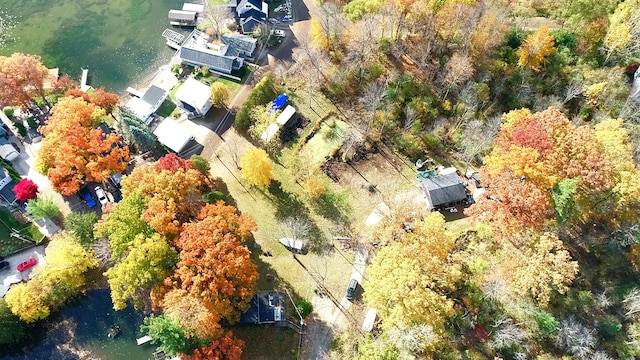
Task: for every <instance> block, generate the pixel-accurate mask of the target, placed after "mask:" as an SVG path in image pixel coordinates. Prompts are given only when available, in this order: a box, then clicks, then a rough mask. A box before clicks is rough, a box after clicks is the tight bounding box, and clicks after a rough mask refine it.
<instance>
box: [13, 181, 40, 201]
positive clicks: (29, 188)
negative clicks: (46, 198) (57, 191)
mask: <svg viewBox="0 0 640 360" xmlns="http://www.w3.org/2000/svg"><path fill="white" fill-rule="evenodd" d="M13 192H14V193H15V194H16V199H17V200H18V201H28V200H31V199H35V198H36V197H37V196H38V185H37V184H36V183H34V182H33V181H32V180H29V179H26V178H25V179H22V180H20V182H19V183H18V184H17V185H16V186H14V187H13Z"/></svg>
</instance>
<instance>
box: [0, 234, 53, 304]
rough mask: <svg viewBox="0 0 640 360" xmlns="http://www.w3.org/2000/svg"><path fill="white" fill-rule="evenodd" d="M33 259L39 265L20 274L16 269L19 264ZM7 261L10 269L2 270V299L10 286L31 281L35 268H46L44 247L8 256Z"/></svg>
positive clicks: (0, 286)
mask: <svg viewBox="0 0 640 360" xmlns="http://www.w3.org/2000/svg"><path fill="white" fill-rule="evenodd" d="M32 257H34V258H36V259H37V260H38V264H36V265H35V266H34V267H32V268H30V269H27V270H25V271H23V272H18V270H17V269H16V267H17V266H18V264H20V263H21V262H23V261H25V260H27V259H29V258H32ZM5 261H8V262H9V268H8V269H5V270H0V298H4V295H5V294H6V293H7V291H8V290H9V286H11V285H12V284H16V283H19V282H21V281H24V280H27V279H29V276H30V275H31V272H32V271H33V270H34V269H35V268H37V267H41V266H44V264H45V257H44V246H42V245H38V246H35V247H32V248H30V249H27V250H23V251H21V252H19V253H17V254H15V255H11V256H7V258H6V259H5Z"/></svg>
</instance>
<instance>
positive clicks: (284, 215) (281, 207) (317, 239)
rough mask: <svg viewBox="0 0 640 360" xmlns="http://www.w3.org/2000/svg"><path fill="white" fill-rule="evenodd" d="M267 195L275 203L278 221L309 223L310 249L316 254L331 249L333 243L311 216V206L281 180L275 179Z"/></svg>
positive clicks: (324, 252)
mask: <svg viewBox="0 0 640 360" xmlns="http://www.w3.org/2000/svg"><path fill="white" fill-rule="evenodd" d="M265 196H267V197H268V198H269V200H271V202H272V203H273V204H274V205H275V207H276V213H275V217H276V219H277V220H278V222H280V223H283V222H285V221H286V220H288V219H298V220H301V221H303V222H305V223H307V224H308V225H309V231H308V232H309V239H308V240H309V251H311V252H313V253H316V254H326V253H328V252H330V251H331V249H332V246H331V243H330V242H328V241H327V239H326V238H325V236H324V235H323V233H322V231H321V230H320V228H319V227H318V225H317V224H316V223H315V221H314V220H313V219H312V218H311V213H310V211H309V208H307V206H306V205H305V203H304V202H303V201H302V200H300V199H299V198H298V197H297V196H296V195H295V194H292V193H290V192H287V191H285V190H284V189H283V188H282V184H281V183H280V182H279V181H273V182H272V183H271V185H270V186H269V188H268V194H267V193H265ZM285 233H286V232H285Z"/></svg>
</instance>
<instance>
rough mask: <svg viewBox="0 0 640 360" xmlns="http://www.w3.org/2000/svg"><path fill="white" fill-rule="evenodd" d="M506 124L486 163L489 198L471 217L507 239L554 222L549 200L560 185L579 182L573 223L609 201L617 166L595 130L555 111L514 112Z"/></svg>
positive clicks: (484, 170)
mask: <svg viewBox="0 0 640 360" xmlns="http://www.w3.org/2000/svg"><path fill="white" fill-rule="evenodd" d="M503 119H504V124H503V125H502V128H501V131H500V134H499V135H498V137H497V138H496V140H495V141H494V148H493V151H492V152H491V153H490V154H489V155H488V156H487V157H485V165H484V167H483V172H484V174H485V177H486V179H485V184H486V185H487V197H486V199H483V200H481V201H479V202H478V203H477V204H476V205H474V206H473V207H472V208H471V209H470V210H469V213H470V214H471V215H479V216H480V218H481V219H482V220H484V221H486V222H488V223H490V224H492V225H494V229H495V230H497V232H498V233H500V234H502V235H504V236H509V235H510V234H513V233H514V232H516V231H518V229H524V228H537V229H540V228H542V227H543V226H544V225H545V224H547V223H548V221H550V220H551V219H552V218H553V214H554V211H553V210H554V209H553V207H552V204H553V202H552V201H551V198H552V195H553V194H554V192H555V191H559V190H558V187H557V186H558V184H559V183H560V182H562V181H563V180H567V179H579V180H578V183H577V190H576V191H575V194H572V195H571V199H569V201H570V202H571V203H575V205H576V206H577V207H576V210H577V211H575V212H574V213H573V215H574V220H576V219H577V216H576V215H580V217H581V218H582V219H581V220H584V219H585V218H587V217H589V216H591V215H593V212H594V211H595V210H594V204H595V203H598V202H599V201H601V200H602V199H603V198H606V197H607V193H608V192H609V191H610V190H611V188H612V186H613V183H614V181H613V178H614V172H613V166H612V164H611V161H610V159H609V158H608V157H607V156H605V154H604V153H603V152H602V147H601V144H600V142H599V141H598V138H597V136H596V132H595V131H594V129H593V128H592V127H590V126H587V125H585V126H580V127H576V126H575V125H573V124H572V123H571V122H570V121H569V120H568V119H567V118H566V117H565V116H564V114H562V113H561V112H560V111H559V110H558V109H555V108H549V109H547V110H545V111H542V112H538V113H535V114H532V113H531V112H530V111H529V110H526V109H522V110H515V111H512V112H510V113H508V114H505V115H504V116H503ZM565 206H566V204H565ZM556 210H557V209H556ZM563 218H564V216H563Z"/></svg>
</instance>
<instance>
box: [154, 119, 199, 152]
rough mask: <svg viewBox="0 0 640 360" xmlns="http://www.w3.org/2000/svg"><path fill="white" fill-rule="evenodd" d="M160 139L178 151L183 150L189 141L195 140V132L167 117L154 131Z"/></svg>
mask: <svg viewBox="0 0 640 360" xmlns="http://www.w3.org/2000/svg"><path fill="white" fill-rule="evenodd" d="M153 134H154V135H155V136H156V137H158V141H160V143H162V144H163V145H164V146H166V147H168V148H169V149H171V150H173V151H175V152H176V153H179V152H181V151H182V150H183V149H184V147H185V146H187V144H188V143H189V141H191V140H193V138H194V137H193V133H192V132H191V130H189V129H188V128H187V127H185V126H183V125H180V124H179V123H178V122H177V121H175V120H173V119H171V118H166V119H164V120H163V121H162V122H161V123H160V124H159V125H158V127H157V128H156V129H155V130H154V131H153Z"/></svg>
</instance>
